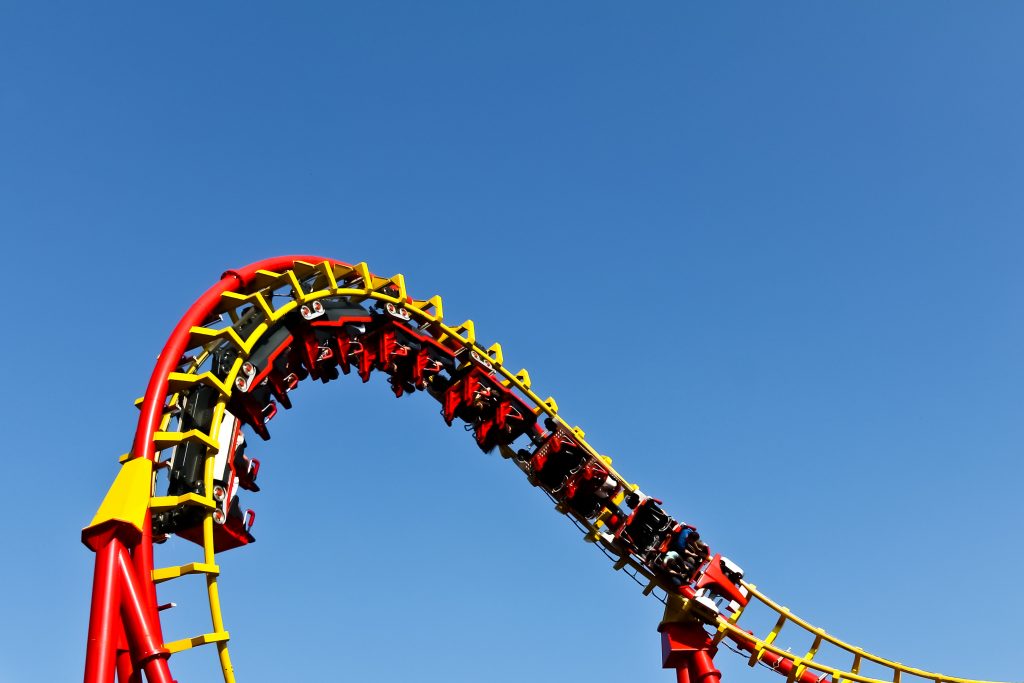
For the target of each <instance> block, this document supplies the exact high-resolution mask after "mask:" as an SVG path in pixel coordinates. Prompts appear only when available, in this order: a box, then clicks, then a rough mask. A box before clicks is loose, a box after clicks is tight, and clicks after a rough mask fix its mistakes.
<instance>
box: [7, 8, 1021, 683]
mask: <svg viewBox="0 0 1024 683" xmlns="http://www.w3.org/2000/svg"><path fill="white" fill-rule="evenodd" d="M1022 33H1024V6H1022V5H1021V4H1019V3H1011V2H986V3H968V2H959V3H954V2H902V3H861V2H833V3H821V2H780V3H764V2H746V3H728V4H719V3H699V2H690V1H674V2H652V3H642V4H639V5H638V4H636V3H622V2H601V1H587V2H564V3H550V2H521V3H480V2H448V3H425V2H394V3H386V4H385V3H358V4H357V3H347V4H344V5H343V4H341V3H320V4H315V3H301V4H300V5H299V6H297V5H296V4H294V3H292V4H291V6H289V7H288V8H284V7H283V6H280V5H278V6H274V5H269V4H267V3H238V2H221V3H213V4H212V5H209V4H186V5H180V4H168V3H149V4H144V6H142V7H140V6H139V4H138V3H99V4H97V3H65V4H51V3H41V2H40V3H37V2H22V3H4V4H3V6H2V7H0V56H2V58H0V225H2V226H3V229H4V231H3V234H4V237H3V238H2V239H3V252H4V255H5V261H6V268H7V269H6V273H7V292H8V297H7V298H8V307H7V311H8V319H7V320H8V322H7V324H6V325H5V328H4V329H5V331H6V334H4V335H3V337H2V340H0V345H2V348H0V351H2V352H3V357H4V358H5V359H6V361H7V367H8V375H7V377H8V381H7V391H6V392H4V393H3V394H2V396H0V408H2V411H0V415H2V416H3V418H2V420H3V423H2V424H3V432H4V435H5V446H4V448H3V455H2V456H0V457H2V462H3V475H4V481H5V482H6V486H5V492H4V495H3V496H2V497H0V529H2V530H3V537H4V546H5V552H4V555H5V559H4V561H3V562H0V596H2V608H0V613H2V614H3V619H0V642H2V643H3V645H2V646H0V682H2V683H23V682H26V681H74V680H78V679H79V677H80V675H81V674H80V671H81V664H82V658H83V651H84V645H85V633H86V621H87V612H88V593H89V585H90V580H91V578H90V577H91V572H92V569H91V566H92V565H91V563H92V555H91V554H90V553H89V552H88V551H87V550H86V549H85V548H84V547H83V546H81V545H80V544H79V542H78V534H79V529H80V528H81V527H82V526H83V525H84V524H85V523H87V522H88V520H89V519H90V517H91V515H92V513H93V511H94V510H95V507H96V505H97V504H98V503H99V501H100V500H101V498H102V495H103V493H104V491H105V489H106V487H107V485H108V484H109V482H110V481H111V480H112V479H113V477H114V475H115V473H116V458H117V457H118V456H119V455H120V454H121V453H123V452H124V451H125V450H126V449H127V447H128V444H129V442H130V438H131V434H132V431H133V428H134V419H135V410H134V408H133V407H132V400H133V399H134V398H135V397H136V396H138V395H140V394H141V392H142V390H143V388H144V385H145V382H146V379H147V377H148V374H149V370H150V368H151V366H152V362H153V360H154V358H155V356H156V353H157V352H158V350H159V349H160V347H161V345H162V344H163V341H164V339H165V338H166V335H167V333H168V332H169V330H170V328H171V326H172V325H173V324H174V322H175V321H176V320H177V318H178V316H179V315H180V314H181V313H182V312H183V311H184V309H185V308H186V307H187V306H188V304H189V303H190V302H191V301H192V300H193V298H194V297H195V296H196V295H197V294H199V293H200V292H201V291H202V290H204V289H205V288H206V287H207V286H208V285H209V284H210V283H212V282H213V281H214V280H215V279H216V278H217V276H218V275H219V273H220V272H221V271H222V270H224V269H226V268H229V267H233V266H237V265H242V264H245V263H248V262H251V261H254V260H257V259H260V258H264V257H267V256H271V255H276V254H280V253H293V252H311V253H321V254H323V255H327V256H332V257H335V258H339V259H343V260H350V261H358V260H366V261H368V262H369V263H370V265H371V266H372V267H373V268H374V269H375V270H377V271H378V272H382V273H384V274H391V273H394V272H403V273H405V274H406V275H407V278H408V282H409V283H410V287H411V288H412V291H413V292H414V293H416V294H419V295H423V296H429V295H431V294H434V293H442V294H443V295H444V296H445V302H446V313H448V314H449V315H450V316H451V317H453V318H460V319H461V318H462V317H469V318H473V319H474V320H475V321H476V322H477V329H478V331H479V334H480V336H481V337H482V338H483V339H484V340H486V341H491V340H497V341H501V342H502V343H503V345H504V348H505V357H506V359H508V362H509V363H510V364H515V365H517V367H518V366H523V367H526V368H528V369H529V370H530V372H531V374H532V376H533V378H534V385H535V387H538V388H539V390H540V391H541V392H543V393H544V395H547V394H553V395H554V396H555V397H556V398H557V399H558V402H559V405H560V406H561V409H562V412H563V414H564V415H565V416H566V417H567V419H569V420H570V421H571V422H573V423H576V424H580V425H582V426H584V427H585V428H586V430H587V432H588V438H592V442H593V443H594V444H595V445H596V446H597V447H598V448H600V449H601V450H602V451H603V452H605V453H608V454H609V455H612V456H613V457H614V458H615V462H616V464H617V465H618V466H620V468H621V470H622V471H623V473H624V474H625V475H627V476H628V477H630V478H632V479H633V480H636V481H638V482H639V483H640V484H641V485H642V486H643V488H644V489H645V490H647V491H648V492H650V493H651V494H654V495H657V496H659V497H662V498H664V499H665V500H666V506H667V508H668V509H669V511H670V512H672V513H674V514H675V515H676V516H678V517H680V518H682V519H685V520H686V521H689V522H691V523H694V524H696V525H698V526H699V527H700V529H701V530H702V532H703V534H704V536H705V538H706V539H708V540H709V541H710V543H711V544H712V547H713V548H714V549H716V550H720V551H722V552H724V553H726V554H727V555H729V556H731V557H733V558H734V559H735V560H736V561H737V562H739V563H740V564H742V565H743V566H744V567H745V569H746V570H747V573H748V577H749V578H750V579H751V580H752V581H754V582H755V583H756V584H758V585H759V586H761V587H762V588H764V589H765V590H767V591H768V592H769V593H770V594H772V595H774V596H776V597H777V598H778V599H779V600H780V601H782V602H783V603H784V604H786V605H788V606H790V607H791V608H793V609H795V610H797V611H802V612H803V613H805V614H806V616H807V617H808V618H810V619H811V620H813V621H815V622H819V623H821V624H822V625H823V626H825V627H826V628H827V629H829V631H830V632H833V633H836V634H837V635H840V636H842V637H846V638H847V639H849V640H852V641H853V642H855V643H857V644H859V645H861V646H863V647H865V648H868V649H873V650H876V651H878V652H879V653H880V654H883V655H887V656H891V657H893V658H896V659H900V660H901V661H904V662H907V663H911V664H916V665H922V666H926V667H931V668H935V669H939V670H941V671H944V672H946V673H950V674H955V675H956V674H958V675H965V676H976V677H989V678H998V679H1003V680H1012V681H1020V680H1022V679H1024V673H1022V666H1021V663H1020V658H1019V651H1020V627H1021V622H1020V616H1019V615H1020V613H1021V612H1022V611H1024V598H1022V593H1021V591H1020V589H1019V583H1020V576H1021V575H1022V574H1024V552H1022V549H1021V541H1020V539H1021V537H1022V531H1024V528H1022V522H1021V509H1020V493H1021V481H1022V475H1024V471H1022V470H1024V467H1022V464H1021V457H1020V456H1021V445H1022V443H1024V428H1022V422H1021V415H1022V408H1024V397H1022V387H1024V363H1022V355H1021V350H1022V349H1024V325H1022V322H1021V303H1022V301H1024V276H1022V272H1021V259H1022V250H1024V231H1022V227H1021V226H1022V218H1024V194H1022V192H1021V189H1022V187H1024V166H1022V160H1024V139H1022V138H1024V135H1022V131H1024V126H1022V121H1024V89H1022V88H1021V74H1022V71H1024V47H1022V43H1021V35H1022ZM295 403H296V409H295V410H294V411H293V412H291V413H284V414H282V415H281V416H279V417H278V418H277V419H276V420H275V422H274V423H273V425H272V427H273V432H274V434H275V438H274V440H273V441H272V442H271V443H270V444H268V445H267V447H265V448H262V449H260V450H261V452H260V453H259V455H261V456H262V459H263V465H264V469H263V472H262V473H261V479H262V480H263V486H264V491H263V492H262V493H260V494H259V495H258V496H250V498H249V502H250V503H251V504H252V505H253V506H254V507H255V508H256V509H257V511H258V512H259V518H258V520H257V523H256V527H255V529H254V531H255V533H256V536H257V537H258V543H257V544H256V545H254V546H252V547H250V548H246V549H242V550H236V551H232V552H230V553H228V554H227V555H225V556H224V558H223V560H222V565H223V566H224V574H225V580H224V581H223V584H222V585H223V594H224V601H225V611H226V616H227V623H228V627H229V629H230V631H231V633H232V635H233V640H232V644H231V645H232V651H233V654H234V657H235V662H236V668H237V671H238V674H239V680H240V681H241V682H243V683H264V682H270V681H275V682H276V681H285V680H303V681H310V680H325V681H334V680H352V681H359V680H374V681H396V682H397V681H403V682H405V681H446V682H461V681H466V682H469V681H479V680H488V681H491V682H493V683H502V682H506V681H509V682H510V681H520V680H531V681H537V682H538V683H543V682H555V681H559V682H561V681H593V680H623V679H625V680H630V681H644V682H646V681H651V682H656V681H668V680H671V674H669V673H667V672H662V671H660V670H659V668H658V665H659V650H658V637H657V634H656V633H655V632H654V627H655V625H656V623H657V621H658V619H659V616H660V612H659V609H658V607H659V605H658V604H657V603H655V602H654V601H653V600H650V599H645V598H643V597H642V596H641V595H640V592H639V588H637V587H636V586H635V585H634V584H632V583H630V582H629V581H627V580H626V579H625V577H623V576H620V575H618V574H616V573H614V572H612V571H611V570H610V568H609V567H608V564H607V562H606V561H605V560H604V559H603V558H602V557H600V556H599V555H597V553H596V552H595V551H594V549H593V548H592V547H590V546H587V545H584V544H583V543H581V542H580V541H579V540H578V537H577V534H576V532H575V531H574V530H573V529H572V528H571V527H570V526H569V525H568V524H567V523H566V521H565V520H563V519H562V518H560V517H559V516H558V515H557V514H556V513H555V512H554V511H553V510H551V508H550V504H549V503H548V502H547V501H546V499H545V498H544V497H543V496H542V495H541V494H540V493H539V491H537V490H534V489H531V488H530V487H529V486H528V485H527V484H526V482H525V481H524V480H523V479H522V477H521V476H520V475H519V474H518V473H517V472H516V471H515V470H514V468H513V467H512V466H511V465H510V464H509V463H506V462H503V461H501V459H500V458H497V457H496V456H494V457H487V456H484V455H482V454H480V453H479V452H478V451H477V450H476V448H475V446H474V445H473V443H472V440H471V438H469V436H468V435H466V434H463V433H462V432H461V430H459V429H457V428H454V429H448V428H446V427H445V426H444V424H443V423H442V422H441V420H440V417H439V416H438V415H437V414H436V413H437V406H436V405H434V404H433V403H432V402H431V401H430V400H429V399H428V398H427V397H425V396H416V397H414V398H412V399H403V400H402V401H395V400H394V399H393V398H392V397H391V396H390V394H389V393H388V391H387V390H386V387H385V386H384V385H383V383H382V382H381V381H380V380H376V381H374V382H371V384H370V386H367V387H363V386H361V385H359V383H358V382H357V381H352V380H348V381H345V382H338V383H335V384H332V385H328V386H326V387H319V386H304V387H302V388H301V390H300V392H299V393H298V394H297V395H296V399H295ZM162 550H163V549H162ZM189 550H190V549H189V548H188V547H187V546H185V545H184V544H181V545H180V546H179V547H177V548H171V549H170V550H169V552H168V553H166V554H164V555H163V560H164V561H167V562H170V561H172V559H173V557H180V558H182V559H184V558H185V557H186V551H189ZM194 556H195V555H194V553H193V554H192V555H189V557H194ZM189 581H192V580H191V579H188V580H183V581H182V582H180V583H181V584H182V586H181V589H180V590H177V591H172V592H162V597H164V598H165V599H173V600H175V601H177V602H178V603H179V604H180V605H181V607H179V608H178V609H177V610H175V611H176V612H177V614H176V615H175V616H174V617H173V618H171V619H169V621H168V622H167V628H168V634H167V635H168V637H169V638H178V637H184V636H187V635H193V634H196V633H200V632H203V631H206V630H208V628H209V627H208V621H207V619H206V618H205V617H204V616H203V603H202V594H201V590H200V584H199V580H198V579H195V580H194V582H193V583H189ZM905 626H913V629H912V630H910V631H905V630H904V627H905ZM806 645H807V643H804V642H797V643H794V649H799V648H801V647H806ZM214 659H215V657H214V654H213V651H212V650H209V651H205V650H199V651H196V652H192V653H187V654H182V655H178V656H175V657H174V658H173V660H172V661H173V665H174V670H175V672H176V675H177V676H178V678H179V680H181V681H182V682H183V683H186V682H187V683H192V682H193V681H213V680H216V678H215V666H214ZM719 663H720V665H721V667H722V669H723V670H724V671H725V673H726V677H727V681H729V682H730V683H732V682H739V681H742V682H744V683H746V682H749V681H755V680H756V681H772V680H781V679H775V678H773V677H772V675H771V674H769V673H767V672H763V671H760V670H757V671H754V670H748V669H747V668H746V667H745V665H744V663H743V661H741V660H740V659H739V658H736V657H734V656H729V655H728V653H724V654H723V655H722V656H720V657H719ZM334 671H341V672H343V674H344V675H343V676H342V675H341V674H337V675H336V674H335V673H325V672H334Z"/></svg>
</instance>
